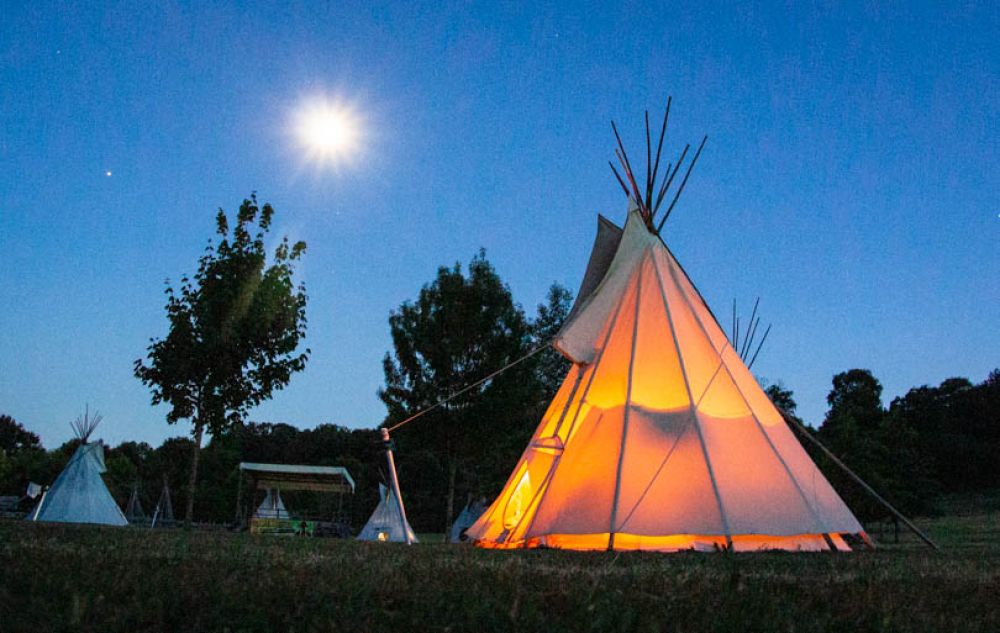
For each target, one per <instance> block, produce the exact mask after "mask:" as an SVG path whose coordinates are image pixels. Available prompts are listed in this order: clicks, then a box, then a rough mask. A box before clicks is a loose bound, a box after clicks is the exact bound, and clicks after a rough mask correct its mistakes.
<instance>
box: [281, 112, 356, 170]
mask: <svg viewBox="0 0 1000 633" xmlns="http://www.w3.org/2000/svg"><path fill="white" fill-rule="evenodd" d="M294 132H295V137H296V139H297V140H298V143H299V145H300V146H301V148H302V150H303V151H304V152H305V154H306V159H307V160H308V161H310V162H312V163H316V164H318V165H327V164H340V163H345V162H350V161H351V160H352V159H353V158H354V157H355V156H356V154H357V152H358V149H359V144H360V135H361V130H360V121H359V120H358V116H357V115H356V114H355V113H354V111H353V110H352V109H351V108H350V107H348V106H347V105H345V104H342V103H338V102H335V101H328V100H326V99H315V100H313V101H309V102H306V103H304V104H303V105H302V106H300V108H299V110H298V112H296V114H295V117H294Z"/></svg>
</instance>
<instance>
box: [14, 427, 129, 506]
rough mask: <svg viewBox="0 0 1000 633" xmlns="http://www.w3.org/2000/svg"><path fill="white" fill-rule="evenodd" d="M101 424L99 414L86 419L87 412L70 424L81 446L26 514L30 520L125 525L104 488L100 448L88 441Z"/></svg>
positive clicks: (112, 498)
mask: <svg viewBox="0 0 1000 633" xmlns="http://www.w3.org/2000/svg"><path fill="white" fill-rule="evenodd" d="M100 421H101V416H100V415H95V416H94V417H90V412H89V410H88V411H87V413H85V414H84V415H83V416H82V417H80V418H77V420H76V421H75V422H74V423H72V426H73V428H74V430H75V431H76V434H77V437H78V438H79V439H80V441H81V444H80V446H79V448H77V449H76V452H75V453H73V457H71V458H70V460H69V463H68V464H66V468H64V469H63V471H62V472H61V473H60V474H59V476H58V477H56V480H55V482H53V484H52V486H51V488H49V489H48V490H47V491H46V492H45V493H44V494H43V495H42V498H41V499H40V500H39V502H38V505H37V506H35V509H34V510H32V511H31V513H30V514H28V520H31V521H58V522H63V523H100V524H105V525H127V524H128V521H127V520H126V519H125V515H124V514H122V511H121V508H119V507H118V504H117V503H115V500H114V497H112V496H111V493H110V492H108V487H107V486H106V485H104V480H103V479H101V474H102V473H103V472H105V470H106V468H105V467H104V445H103V444H102V443H101V442H100V441H97V442H91V441H90V435H91V434H92V433H93V432H94V429H95V428H96V427H97V425H98V424H99V423H100Z"/></svg>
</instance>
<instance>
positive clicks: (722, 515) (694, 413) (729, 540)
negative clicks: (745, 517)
mask: <svg viewBox="0 0 1000 633" xmlns="http://www.w3.org/2000/svg"><path fill="white" fill-rule="evenodd" d="M653 270H654V271H655V272H656V280H657V281H658V282H659V288H660V299H661V300H662V301H663V309H664V311H665V312H666V314H667V323H668V324H669V325H670V336H671V337H672V339H673V342H674V349H675V350H676V352H677V359H678V361H679V362H680V366H681V375H682V376H683V377H684V388H685V389H686V390H687V394H688V402H689V404H690V407H691V418H692V420H691V422H692V423H693V424H694V425H695V431H697V432H698V442H699V443H700V445H701V453H702V456H703V457H704V458H705V467H706V468H707V469H708V476H709V479H710V480H711V482H712V492H713V493H715V502H716V504H717V505H718V508H719V519H720V520H721V521H722V530H723V532H724V534H725V537H726V546H727V547H729V548H730V549H732V546H733V537H732V533H731V532H730V531H729V519H728V518H727V517H726V510H725V508H724V507H723V505H722V495H720V494H719V484H718V482H716V480H715V472H714V470H713V469H712V461H711V459H709V456H708V448H707V447H706V446H705V438H704V436H703V434H702V432H701V423H700V422H699V421H698V410H697V409H696V408H695V404H694V399H693V398H692V397H691V383H690V382H689V381H688V377H687V367H686V365H685V362H684V357H683V356H682V355H681V348H680V344H679V343H678V342H677V330H676V329H675V328H674V317H673V315H672V314H671V313H670V306H669V305H667V295H666V294H665V292H664V290H663V277H662V276H661V275H660V270H659V268H658V267H656V266H654V267H653Z"/></svg>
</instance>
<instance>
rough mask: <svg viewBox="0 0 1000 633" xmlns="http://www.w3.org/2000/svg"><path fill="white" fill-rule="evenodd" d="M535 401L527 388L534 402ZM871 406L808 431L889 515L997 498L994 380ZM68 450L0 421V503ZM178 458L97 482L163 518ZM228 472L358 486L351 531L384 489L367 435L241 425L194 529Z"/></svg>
mask: <svg viewBox="0 0 1000 633" xmlns="http://www.w3.org/2000/svg"><path fill="white" fill-rule="evenodd" d="M542 365H543V363H541V362H539V364H538V365H537V366H536V367H535V370H536V371H540V370H541V367H542ZM549 387H551V385H549ZM767 391H768V394H769V395H770V396H771V398H772V399H773V400H774V401H775V402H776V403H777V404H778V405H779V406H781V407H782V408H784V409H785V410H786V411H789V412H790V413H792V414H794V412H795V400H794V394H792V392H791V391H789V390H787V389H784V388H782V387H781V386H780V385H771V386H770V387H768V389H767ZM541 394H542V388H541V387H539V397H542V395H541ZM881 395H882V387H881V385H880V384H879V382H878V380H877V379H876V378H875V377H874V376H872V374H871V373H870V372H869V371H867V370H859V369H854V370H850V371H847V372H844V373H841V374H838V375H837V376H835V377H834V379H833V386H832V389H831V391H830V395H829V397H828V402H829V404H830V408H829V410H828V412H827V414H826V416H825V418H824V421H823V423H822V424H821V426H820V427H819V429H818V430H816V431H814V432H815V433H816V435H817V436H818V437H819V439H820V440H821V441H822V442H823V443H824V445H826V446H827V447H828V448H830V449H831V450H832V451H833V452H834V453H835V454H836V455H837V456H838V457H840V458H841V459H842V460H843V461H844V462H846V463H847V464H848V465H850V467H851V468H852V469H854V470H855V471H856V472H857V473H858V474H859V475H861V477H863V478H864V479H865V480H866V481H868V482H869V483H870V484H871V485H872V486H874V487H875V488H876V490H879V491H880V492H881V493H882V494H883V495H884V496H885V497H886V498H887V499H889V500H890V501H891V502H892V503H893V504H895V505H896V506H897V507H898V508H900V509H901V510H903V511H904V512H907V513H912V514H927V513H936V512H940V511H941V510H942V508H941V506H940V501H941V499H943V498H945V497H946V496H948V495H953V494H956V493H958V494H968V493H996V492H997V491H998V489H1000V474H998V470H997V467H996V464H997V459H996V455H997V454H998V451H1000V371H994V372H993V373H991V374H990V376H989V377H988V378H987V379H986V380H985V381H983V382H981V383H978V384H976V383H972V382H971V381H969V380H967V379H964V378H951V379H948V380H945V381H944V382H942V383H941V384H940V385H938V386H937V387H930V386H922V387H916V388H913V389H911V390H910V391H909V392H908V393H907V394H905V395H904V396H901V397H898V398H895V399H893V400H892V401H891V402H890V403H889V406H888V407H886V406H884V404H883V403H882V401H881ZM546 397H548V395H547V394H546ZM536 404H537V403H529V402H518V403H515V404H511V405H508V408H507V409H506V411H507V413H508V414H509V416H510V417H509V418H507V420H508V421H507V422H501V423H500V424H503V425H504V426H503V427H502V428H501V429H497V430H494V432H492V433H490V434H487V435H482V436H478V440H477V443H478V444H479V446H478V448H477V450H478V451H479V454H480V455H482V454H489V455H490V456H489V457H488V458H487V459H484V460H483V461H482V462H475V463H472V464H471V465H468V466H466V467H463V469H462V470H461V471H460V473H461V476H459V477H457V483H456V493H455V494H456V498H457V499H458V500H459V501H460V502H461V503H464V502H465V499H466V498H467V497H468V496H469V495H484V496H486V497H488V498H489V497H491V496H492V495H494V494H496V492H497V491H498V490H499V488H500V487H501V486H502V485H503V482H504V480H505V479H506V477H507V475H509V471H510V468H511V467H512V465H513V464H514V462H515V460H516V459H517V456H518V455H519V454H520V452H521V450H523V448H524V445H525V443H526V442H527V440H528V436H529V435H530V434H531V432H532V431H533V430H534V426H535V424H537V422H538V419H537V415H536V414H538V411H537V406H536ZM496 415H497V416H500V415H501V413H500V412H497V413H496ZM531 416H534V417H531ZM404 428H405V427H404ZM416 428H418V426H417V425H414V427H413V429H416ZM411 430H412V429H411ZM399 438H400V441H399V443H398V446H397V449H398V453H397V456H398V465H399V474H400V479H401V481H402V484H403V493H404V495H405V500H406V503H407V511H408V514H409V515H410V520H411V523H412V524H413V526H414V528H415V529H416V530H418V531H421V532H431V531H437V532H439V531H441V529H442V526H443V524H444V512H443V508H444V500H445V496H446V494H447V486H448V480H449V473H448V470H447V468H446V467H445V466H444V464H445V461H444V460H445V459H447V457H448V456H447V454H446V453H444V452H443V451H437V450H435V446H434V445H433V444H425V445H421V444H420V443H419V442H420V441H421V440H422V439H424V438H418V439H414V437H413V436H407V435H406V434H405V433H404V432H402V431H401V432H400V433H399ZM77 443H78V441H77V440H71V441H69V442H66V443H65V444H63V445H62V446H59V447H57V448H55V449H53V450H48V451H47V450H45V449H44V448H43V447H42V445H41V442H40V441H39V440H38V437H37V436H36V435H34V434H33V433H31V432H30V431H27V430H26V429H25V428H24V427H23V426H22V425H20V424H18V423H17V422H16V421H15V420H14V419H13V418H11V417H10V416H6V415H0V494H3V495H22V494H23V493H24V490H25V488H26V486H27V483H28V481H35V482H39V483H45V484H48V483H51V482H52V480H53V479H55V477H56V476H57V475H58V474H59V472H60V471H61V470H62V468H63V467H64V466H65V464H66V462H67V461H69V458H70V456H72V454H73V451H74V450H76V447H77ZM803 445H804V446H805V447H806V449H807V450H809V451H810V453H811V454H812V456H813V458H814V459H815V460H816V462H817V463H818V464H819V466H820V468H821V469H822V470H823V471H824V473H825V474H826V475H827V477H828V478H829V479H830V480H831V482H832V483H833V485H834V487H835V488H836V489H837V491H838V492H839V493H840V494H841V496H843V497H844V499H845V501H846V502H847V503H848V505H849V506H850V507H851V509H852V510H854V512H855V513H857V514H858V515H859V518H861V519H862V520H871V519H876V518H882V517H884V516H885V512H884V510H883V509H882V508H881V507H880V506H878V504H876V503H875V502H874V501H873V500H872V499H871V498H870V497H868V495H867V494H866V493H864V492H863V491H862V490H860V488H859V487H858V486H857V485H856V484H854V483H853V482H852V481H851V480H849V479H848V478H847V477H846V476H844V474H843V473H842V472H841V471H840V469H839V468H837V467H836V466H834V465H833V464H832V463H830V462H829V460H827V459H826V458H825V456H823V455H822V454H821V453H819V452H818V451H815V450H813V448H812V445H811V444H810V443H808V442H803ZM191 450H192V441H191V440H190V439H189V438H185V437H176V438H171V439H168V440H166V441H164V442H163V444H161V445H160V446H159V447H156V448H153V447H152V446H150V445H149V444H146V443H144V442H124V443H122V444H119V445H118V446H116V447H113V448H110V449H108V451H107V458H106V464H107V468H108V472H107V474H106V475H105V482H106V483H107V484H108V488H109V489H110V490H111V492H112V494H113V495H114V497H115V499H117V500H118V502H119V503H120V504H121V505H122V507H124V506H125V504H126V503H127V501H128V498H129V495H130V494H131V491H132V489H133V487H134V486H138V490H139V498H140V500H141V502H142V505H143V507H144V508H145V509H146V511H147V512H151V511H152V507H153V505H154V504H155V503H156V500H157V498H158V496H159V494H160V491H161V489H162V486H163V479H164V477H165V478H166V479H167V481H168V484H169V486H170V487H171V490H172V492H173V495H174V498H173V501H174V505H175V507H183V504H184V503H185V502H186V501H187V496H186V495H187V489H186V483H187V475H188V472H187V471H188V465H189V462H190V459H191ZM241 461H250V462H265V463H296V464H316V465H336V466H344V467H346V468H347V469H348V471H350V473H351V475H352V476H353V477H354V480H355V482H356V483H357V492H356V493H355V495H353V497H350V498H345V500H344V506H343V518H345V519H346V520H347V521H348V522H349V524H350V525H351V526H352V527H353V529H355V530H357V529H359V528H360V527H361V525H363V524H364V521H365V520H366V519H367V518H368V515H369V514H370V513H371V510H372V509H373V508H374V506H375V504H376V503H377V495H378V493H377V490H378V483H379V482H380V481H384V480H385V466H384V464H385V460H384V456H383V453H382V448H381V443H380V441H379V435H378V431H377V430H376V429H347V428H344V427H340V426H336V425H333V424H321V425H319V426H317V427H315V428H312V429H299V428H296V427H294V426H291V425H289V424H270V423H247V424H243V425H239V426H235V427H233V428H232V429H229V430H227V431H226V432H225V433H222V434H219V435H217V436H213V437H212V438H211V440H210V441H209V443H208V444H207V445H206V446H205V448H204V449H203V450H202V455H201V468H200V471H199V473H200V474H199V478H198V486H197V491H196V497H195V504H194V511H195V517H196V519H197V520H198V521H207V522H214V523H228V522H230V521H232V520H233V519H234V516H235V511H236V507H235V506H236V490H237V481H238V479H237V478H238V470H237V467H238V464H239V462H241ZM286 497H287V498H286V499H285V501H286V503H287V505H288V506H289V507H290V508H291V509H292V510H295V511H300V512H304V513H308V514H311V515H316V516H331V515H332V514H333V513H334V510H335V509H334V508H333V507H331V504H332V503H335V500H333V499H331V498H326V499H321V498H313V497H309V496H308V495H300V496H299V497H296V496H295V495H291V494H289V495H286ZM258 501H259V499H258ZM26 505H27V503H26V504H25V506H26ZM456 505H458V504H456ZM24 509H27V508H26V507H25V508H24Z"/></svg>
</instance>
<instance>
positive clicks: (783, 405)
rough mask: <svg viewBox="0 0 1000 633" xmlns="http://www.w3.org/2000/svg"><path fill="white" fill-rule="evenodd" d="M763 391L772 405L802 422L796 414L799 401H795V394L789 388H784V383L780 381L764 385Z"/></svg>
mask: <svg viewBox="0 0 1000 633" xmlns="http://www.w3.org/2000/svg"><path fill="white" fill-rule="evenodd" d="M764 393H766V394H767V397H768V398H770V399H771V402H773V403H774V406H776V407H778V408H779V409H781V410H782V411H784V412H785V413H787V414H788V415H790V416H791V417H793V418H794V419H795V420H797V421H798V423H799V424H802V423H803V422H802V418H800V417H799V416H797V415H796V411H797V409H798V408H799V403H797V402H796V401H795V394H794V393H793V392H792V390H791V389H786V388H785V385H784V384H782V383H781V381H778V382H776V383H773V384H770V385H766V386H765V387H764Z"/></svg>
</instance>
